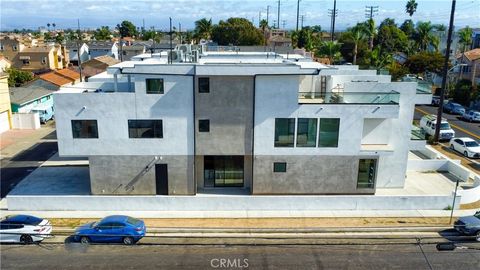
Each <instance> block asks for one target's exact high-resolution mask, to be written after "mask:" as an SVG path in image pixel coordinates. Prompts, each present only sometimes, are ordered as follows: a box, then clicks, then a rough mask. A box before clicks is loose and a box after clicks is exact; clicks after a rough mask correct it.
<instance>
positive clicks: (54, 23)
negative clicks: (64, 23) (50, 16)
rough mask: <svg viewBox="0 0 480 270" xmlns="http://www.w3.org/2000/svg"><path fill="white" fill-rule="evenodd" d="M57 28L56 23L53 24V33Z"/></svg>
mask: <svg viewBox="0 0 480 270" xmlns="http://www.w3.org/2000/svg"><path fill="white" fill-rule="evenodd" d="M55 26H57V25H56V24H55V23H52V27H53V31H55Z"/></svg>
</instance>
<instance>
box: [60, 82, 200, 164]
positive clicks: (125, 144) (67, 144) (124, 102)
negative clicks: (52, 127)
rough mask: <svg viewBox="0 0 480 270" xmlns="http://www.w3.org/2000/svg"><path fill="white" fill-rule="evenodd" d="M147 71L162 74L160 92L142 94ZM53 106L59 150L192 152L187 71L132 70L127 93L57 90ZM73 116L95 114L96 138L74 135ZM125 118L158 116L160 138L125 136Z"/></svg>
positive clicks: (190, 86) (83, 152) (75, 152)
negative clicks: (137, 72) (178, 73)
mask: <svg viewBox="0 0 480 270" xmlns="http://www.w3.org/2000/svg"><path fill="white" fill-rule="evenodd" d="M147 77H148V78H163V79H164V86H165V91H164V94H148V95H147V94H146V91H145V78H147ZM83 107H85V109H82V108H83ZM55 111H56V124H57V136H58V138H59V139H58V146H59V152H60V155H62V156H90V155H158V154H163V155H192V154H193V136H191V135H192V134H193V78H192V77H189V76H167V75H165V76H159V75H155V76H153V75H142V76H140V75H137V76H136V77H135V92H131V93H122V92H117V93H93V92H90V93H66V94H64V93H56V94H55ZM72 119H86V120H88V119H92V120H94V119H95V120H97V123H98V135H99V138H98V139H73V137H72V127H71V120H72ZM129 119H161V120H162V121H163V138H162V139H131V138H129V137H128V120H129Z"/></svg>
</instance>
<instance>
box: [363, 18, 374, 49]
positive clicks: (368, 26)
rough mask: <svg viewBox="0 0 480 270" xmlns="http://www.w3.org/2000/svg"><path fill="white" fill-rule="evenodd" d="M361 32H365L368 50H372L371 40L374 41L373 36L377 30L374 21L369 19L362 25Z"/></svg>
mask: <svg viewBox="0 0 480 270" xmlns="http://www.w3.org/2000/svg"><path fill="white" fill-rule="evenodd" d="M363 31H365V35H367V36H368V37H369V40H368V48H369V49H370V51H371V50H373V40H374V39H375V35H376V34H377V28H376V27H375V21H374V20H373V19H369V20H367V21H366V22H364V23H363Z"/></svg>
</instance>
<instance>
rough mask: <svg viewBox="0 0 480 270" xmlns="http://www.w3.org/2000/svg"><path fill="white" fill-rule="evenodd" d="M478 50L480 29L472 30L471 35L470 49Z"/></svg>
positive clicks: (479, 46)
mask: <svg viewBox="0 0 480 270" xmlns="http://www.w3.org/2000/svg"><path fill="white" fill-rule="evenodd" d="M476 48H480V28H474V29H473V33H472V47H471V49H476Z"/></svg>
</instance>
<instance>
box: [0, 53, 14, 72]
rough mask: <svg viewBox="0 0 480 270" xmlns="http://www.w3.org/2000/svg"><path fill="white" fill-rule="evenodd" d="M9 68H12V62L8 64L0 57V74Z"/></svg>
mask: <svg viewBox="0 0 480 270" xmlns="http://www.w3.org/2000/svg"><path fill="white" fill-rule="evenodd" d="M11 66H12V62H10V61H9V60H8V59H7V58H5V57H4V56H3V55H0V73H2V72H4V71H6V70H7V68H10V67H11Z"/></svg>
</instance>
